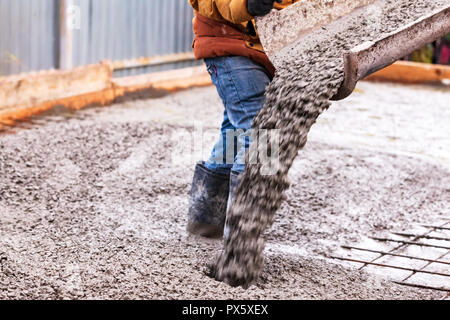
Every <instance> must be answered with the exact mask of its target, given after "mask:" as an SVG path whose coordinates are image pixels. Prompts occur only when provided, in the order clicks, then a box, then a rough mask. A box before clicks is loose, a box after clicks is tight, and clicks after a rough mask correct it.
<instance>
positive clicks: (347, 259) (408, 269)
mask: <svg viewBox="0 0 450 320" xmlns="http://www.w3.org/2000/svg"><path fill="white" fill-rule="evenodd" d="M331 258H333V259H338V260H343V261H349V262H356V263H364V264H369V265H373V266H378V267H383V268H391V269H398V270H404V271H410V272H414V273H426V274H432V275H435V276H442V277H450V274H448V273H443V272H434V271H427V270H420V269H414V268H407V267H398V266H392V265H388V264H384V263H376V262H370V261H364V260H358V259H350V258H343V257H336V256H331Z"/></svg>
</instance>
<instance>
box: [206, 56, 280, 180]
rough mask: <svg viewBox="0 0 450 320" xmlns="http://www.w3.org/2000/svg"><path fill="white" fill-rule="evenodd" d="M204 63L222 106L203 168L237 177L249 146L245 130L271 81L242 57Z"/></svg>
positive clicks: (243, 168) (242, 166)
mask: <svg viewBox="0 0 450 320" xmlns="http://www.w3.org/2000/svg"><path fill="white" fill-rule="evenodd" d="M205 62H206V65H207V67H208V71H209V73H210V74H211V79H212V81H213V83H214V84H215V86H216V88H217V91H218V93H219V95H220V97H221V99H222V101H223V104H224V106H225V117H224V123H223V124H222V130H221V135H220V138H219V142H218V143H217V144H216V146H215V147H214V150H213V152H212V155H211V157H210V159H209V160H208V161H207V162H206V166H207V167H208V168H209V169H211V170H219V171H221V172H229V171H230V170H233V171H234V172H237V173H241V172H243V171H244V170H245V163H244V156H245V152H246V150H247V149H248V148H249V145H250V142H251V141H250V132H249V129H250V128H251V126H252V123H253V119H254V118H255V117H256V115H257V114H258V113H259V111H260V110H261V108H262V106H263V105H264V92H265V89H266V87H267V85H268V84H269V83H270V80H271V79H270V76H269V74H268V73H267V71H266V69H265V68H264V67H263V66H261V65H260V64H258V63H256V62H253V61H252V60H251V59H249V58H246V57H237V56H232V57H220V58H214V59H206V60H205ZM227 136H228V139H227Z"/></svg>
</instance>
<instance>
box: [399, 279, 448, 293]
mask: <svg viewBox="0 0 450 320" xmlns="http://www.w3.org/2000/svg"><path fill="white" fill-rule="evenodd" d="M392 282H393V283H396V284H399V285H402V286H408V287H414V288H419V289H429V290H437V291H446V292H450V288H445V287H432V286H425V285H421V284H414V283H407V282H401V281H392Z"/></svg>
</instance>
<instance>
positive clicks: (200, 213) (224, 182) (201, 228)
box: [187, 162, 230, 238]
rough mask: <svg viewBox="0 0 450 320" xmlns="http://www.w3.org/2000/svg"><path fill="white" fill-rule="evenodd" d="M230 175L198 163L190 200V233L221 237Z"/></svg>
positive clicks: (188, 227)
mask: <svg viewBox="0 0 450 320" xmlns="http://www.w3.org/2000/svg"><path fill="white" fill-rule="evenodd" d="M229 183H230V175H229V174H223V173H218V172H214V171H212V170H209V169H208V168H206V167H205V165H204V163H203V162H201V163H198V164H197V166H196V167H195V173H194V179H193V181H192V188H191V193H190V201H189V213H188V225H187V231H188V232H189V233H192V234H195V235H199V236H202V237H207V238H221V237H222V236H223V228H224V225H225V217H226V212H227V201H228V193H229Z"/></svg>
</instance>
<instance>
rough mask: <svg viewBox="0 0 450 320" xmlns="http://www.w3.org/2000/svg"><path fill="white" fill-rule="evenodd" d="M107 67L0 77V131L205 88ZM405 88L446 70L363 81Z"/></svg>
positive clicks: (390, 73) (189, 78)
mask: <svg viewBox="0 0 450 320" xmlns="http://www.w3.org/2000/svg"><path fill="white" fill-rule="evenodd" d="M112 71H113V63H111V62H107V61H106V62H102V63H100V64H97V65H89V66H84V67H79V68H75V69H72V70H67V71H58V70H52V71H44V72H37V73H29V74H20V75H15V76H9V77H0V125H5V126H11V125H13V124H14V121H16V120H20V119H26V118H29V117H30V116H33V115H37V114H39V113H41V112H44V111H47V110H49V109H51V108H53V107H55V106H60V105H62V106H65V107H67V108H69V109H81V108H84V107H86V106H90V105H109V104H111V103H113V102H114V101H116V100H117V99H118V98H121V97H126V96H127V95H132V94H136V93H146V92H149V93H151V94H155V92H174V91H177V90H182V89H187V88H191V87H199V86H208V85H211V84H212V83H211V79H210V76H209V74H208V73H207V72H206V69H205V67H204V66H199V67H190V68H185V69H177V70H171V71H164V72H156V73H151V74H144V75H139V76H131V77H124V78H116V79H115V78H112ZM366 80H369V81H390V82H399V83H405V84H417V83H442V82H444V81H445V80H449V81H450V67H449V66H441V65H430V64H424V63H415V62H405V61H399V62H396V63H395V64H393V65H391V66H389V67H387V68H385V69H383V70H381V71H378V72H377V73H375V74H373V75H371V76H369V77H368V78H366Z"/></svg>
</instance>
